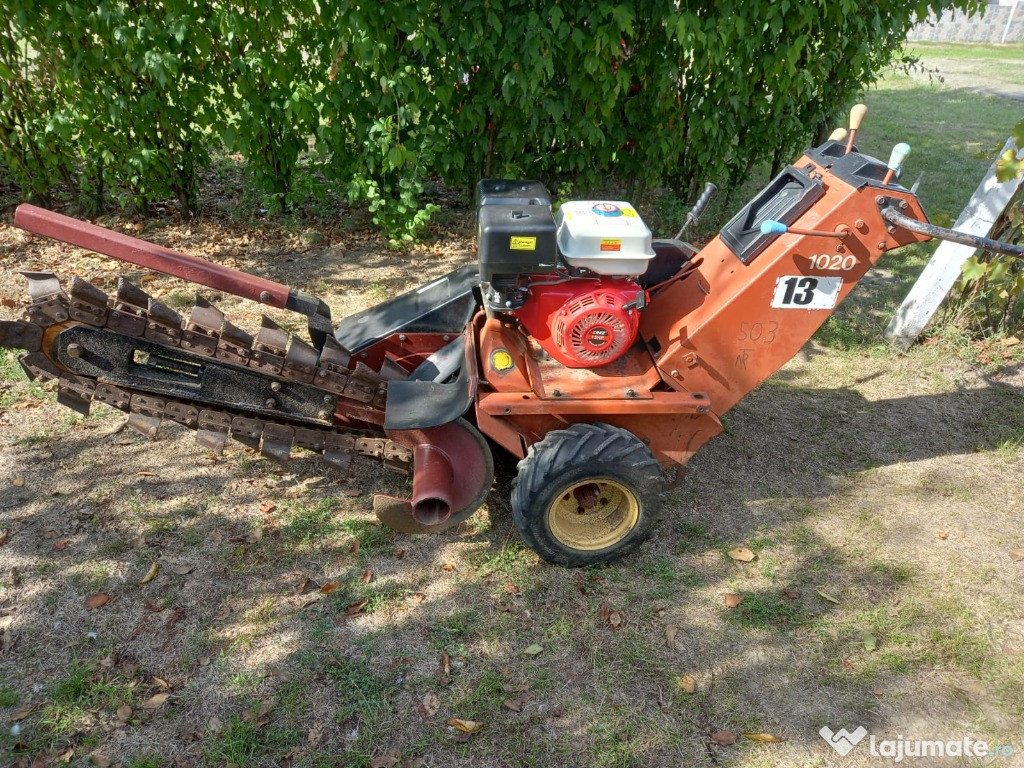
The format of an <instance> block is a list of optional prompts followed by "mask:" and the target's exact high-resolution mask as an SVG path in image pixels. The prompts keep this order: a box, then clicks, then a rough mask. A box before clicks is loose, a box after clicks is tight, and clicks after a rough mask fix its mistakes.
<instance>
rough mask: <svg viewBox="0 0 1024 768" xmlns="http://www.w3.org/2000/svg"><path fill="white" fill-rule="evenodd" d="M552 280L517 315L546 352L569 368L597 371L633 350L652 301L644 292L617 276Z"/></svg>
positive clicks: (532, 291) (534, 286)
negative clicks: (644, 310)
mask: <svg viewBox="0 0 1024 768" xmlns="http://www.w3.org/2000/svg"><path fill="white" fill-rule="evenodd" d="M548 277H549V276H547V275H544V276H541V279H540V281H539V282H538V283H535V284H532V285H531V286H530V295H529V298H528V299H527V300H526V303H525V304H524V305H523V306H522V308H520V309H517V310H515V312H513V313H512V314H514V315H515V316H516V317H517V318H518V319H519V322H521V323H522V324H523V327H524V328H525V329H526V330H527V332H529V334H530V335H531V336H533V338H535V339H536V340H537V343H538V344H540V345H541V347H543V348H544V351H545V352H547V353H548V354H549V355H551V356H552V357H553V358H554V359H555V360H557V361H558V362H560V363H561V364H562V365H565V366H567V367H569V368H596V367H598V366H601V365H606V364H607V363H610V362H612V361H613V360H616V359H617V358H619V357H621V356H622V355H624V354H625V353H626V350H628V349H629V348H630V347H631V346H633V342H634V341H635V340H636V334H637V330H638V329H639V326H640V310H639V308H640V307H642V306H644V305H645V304H646V299H647V296H646V294H645V292H644V289H643V288H641V287H640V286H639V285H637V284H636V283H634V282H633V281H632V280H627V279H625V278H614V277H602V278H580V279H577V280H568V281H565V282H560V283H553V284H550V285H545V284H543V281H544V279H545V278H548ZM550 278H551V279H552V280H554V279H557V276H554V275H552V276H550Z"/></svg>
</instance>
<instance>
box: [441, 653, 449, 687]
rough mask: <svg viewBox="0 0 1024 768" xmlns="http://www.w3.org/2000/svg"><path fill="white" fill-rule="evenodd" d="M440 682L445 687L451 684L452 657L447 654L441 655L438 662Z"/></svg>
mask: <svg viewBox="0 0 1024 768" xmlns="http://www.w3.org/2000/svg"><path fill="white" fill-rule="evenodd" d="M439 666H440V673H441V682H442V683H444V684H445V685H447V684H448V683H450V682H451V676H452V657H451V656H449V655H448V653H447V652H445V653H442V654H441V661H440V662H439Z"/></svg>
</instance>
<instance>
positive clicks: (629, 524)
mask: <svg viewBox="0 0 1024 768" xmlns="http://www.w3.org/2000/svg"><path fill="white" fill-rule="evenodd" d="M639 517H640V502H638V501H637V498H636V494H634V493H633V492H632V491H631V490H629V488H627V487H626V486H624V485H622V483H617V482H615V481H614V480H609V479H607V478H603V477H596V478H588V479H586V480H581V481H579V482H576V483H573V484H572V485H569V486H567V487H566V488H565V489H563V490H562V492H561V493H559V494H558V495H557V496H555V499H554V501H552V502H551V505H550V506H549V507H548V528H549V529H550V530H551V534H552V535H553V536H554V537H555V538H556V539H558V540H559V541H560V542H561V543H562V544H564V545H565V546H567V547H571V548H572V549H582V550H595V549H605V548H606V547H610V546H612V545H614V544H618V543H619V542H620V541H622V539H624V538H625V537H626V536H627V535H628V534H629V532H630V531H632V530H633V528H634V527H635V526H636V523H637V520H638V519H639Z"/></svg>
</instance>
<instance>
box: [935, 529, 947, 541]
mask: <svg viewBox="0 0 1024 768" xmlns="http://www.w3.org/2000/svg"><path fill="white" fill-rule="evenodd" d="M935 535H936V536H938V537H939V538H940V539H942V540H943V541H945V540H946V539H948V538H949V531H938V532H936V534H935Z"/></svg>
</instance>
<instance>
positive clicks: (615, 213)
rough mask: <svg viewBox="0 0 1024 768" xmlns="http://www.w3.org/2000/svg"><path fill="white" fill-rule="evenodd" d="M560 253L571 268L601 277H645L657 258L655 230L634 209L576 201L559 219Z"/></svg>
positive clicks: (622, 204) (566, 206)
mask: <svg viewBox="0 0 1024 768" xmlns="http://www.w3.org/2000/svg"><path fill="white" fill-rule="evenodd" d="M555 224H556V226H557V231H558V233H557V239H558V250H559V251H561V253H562V257H563V258H564V259H565V261H566V263H567V264H568V265H569V266H570V267H578V268H582V269H589V270H590V271H591V272H596V273H597V274H599V275H622V276H630V277H633V276H636V275H642V274H643V273H644V272H645V271H646V269H647V264H648V262H649V261H650V260H651V259H652V258H654V250H653V249H652V248H651V230H650V229H648V228H647V225H646V224H644V222H643V219H641V218H640V215H639V214H638V213H637V212H636V210H635V209H634V208H633V206H632V205H630V204H629V203H625V202H621V201H608V200H572V201H570V202H567V203H563V204H562V207H561V208H559V209H558V216H557V217H556V218H555Z"/></svg>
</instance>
